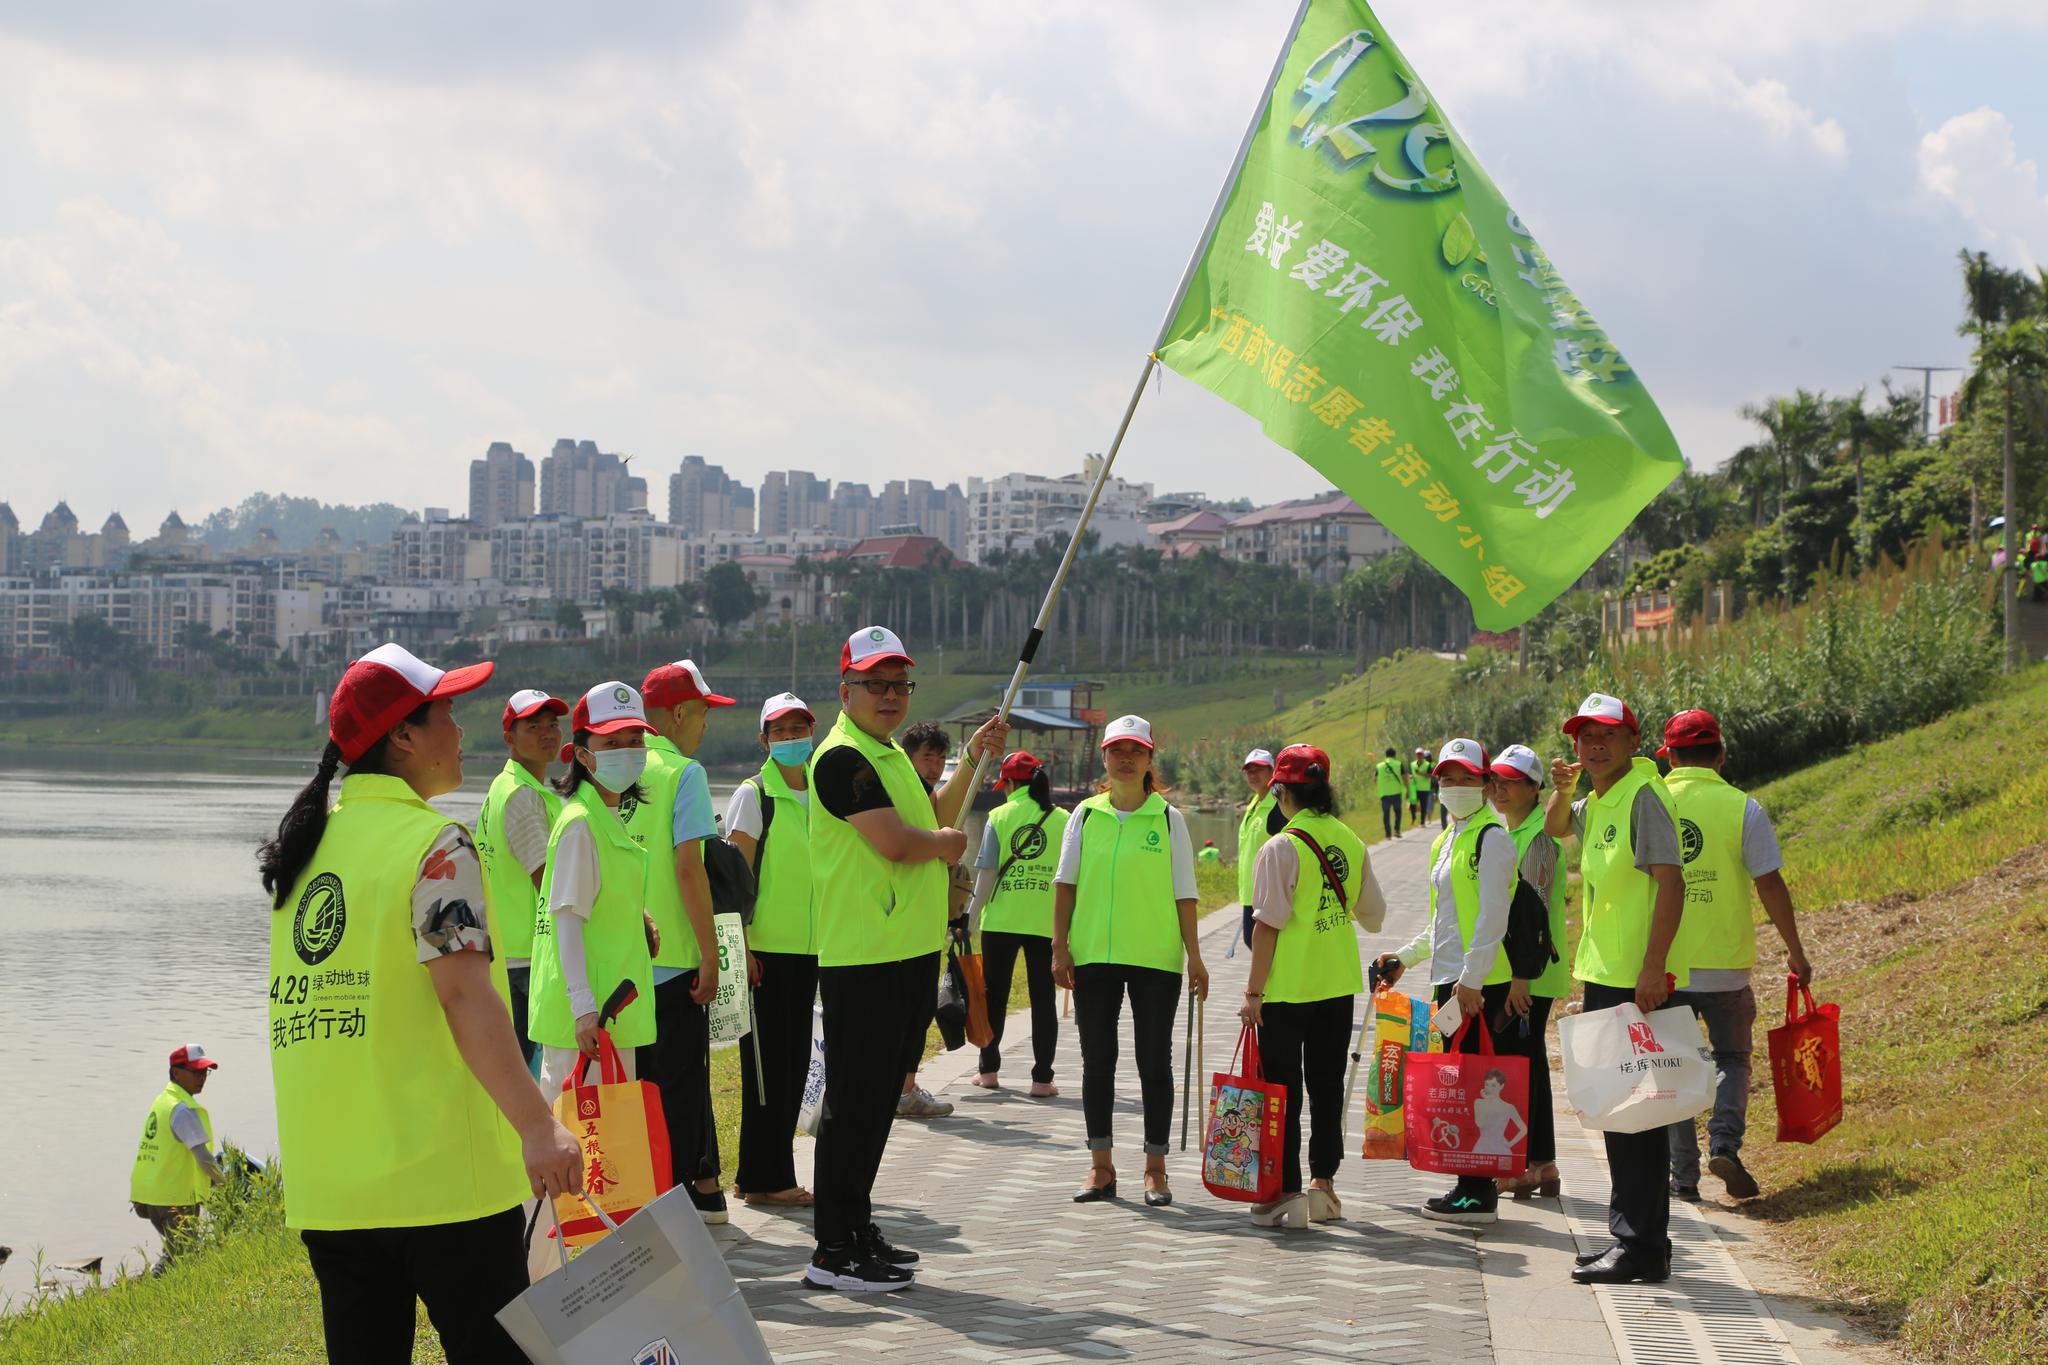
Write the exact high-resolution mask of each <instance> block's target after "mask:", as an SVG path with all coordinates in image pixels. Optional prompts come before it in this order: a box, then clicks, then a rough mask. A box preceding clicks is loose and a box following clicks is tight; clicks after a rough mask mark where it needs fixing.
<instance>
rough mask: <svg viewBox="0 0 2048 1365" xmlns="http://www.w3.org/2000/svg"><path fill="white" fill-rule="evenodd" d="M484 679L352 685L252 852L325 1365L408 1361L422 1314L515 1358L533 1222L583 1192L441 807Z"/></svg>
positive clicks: (364, 671) (395, 661)
mask: <svg viewBox="0 0 2048 1365" xmlns="http://www.w3.org/2000/svg"><path fill="white" fill-rule="evenodd" d="M491 668H492V666H491V665H490V664H489V663H482V664H474V665H471V666H470V667H467V668H458V669H455V670H453V671H450V672H446V673H444V672H442V671H441V670H440V669H438V668H434V667H432V666H431V665H428V664H425V663H422V662H421V661H420V660H419V659H416V658H414V657H413V656H412V655H411V654H410V653H408V652H407V651H406V650H404V649H401V648H400V647H399V646H397V645H395V644H387V645H382V646H379V647H378V648H376V649H374V650H371V651H370V652H369V653H368V654H366V655H364V656H363V657H362V658H361V659H358V660H357V661H356V662H355V663H353V664H351V665H349V668H348V671H347V672H346V673H344V674H343V675H342V678H341V682H340V685H339V686H337V687H336V688H335V689H334V696H333V699H332V701H331V702H330V704H329V706H328V712H327V734H328V742H327V748H326V750H325V751H324V752H323V753H322V754H321V756H320V766H319V769H318V771H316V772H315V773H314V776H313V780H312V781H311V782H310V783H308V784H307V785H306V788H305V790H303V791H301V792H300V793H299V795H298V797H297V798H296V799H294V800H293V802H292V806H291V809H290V810H288V811H287V812H286V813H285V816H284V819H283V820H281V821H280V822H279V823H278V828H277V837H276V838H275V839H273V840H271V841H270V842H269V843H267V844H265V845H263V847H262V848H261V849H260V850H259V851H258V853H257V862H258V864H259V865H260V867H261V869H262V879H263V889H264V891H265V892H267V893H268V894H269V895H270V897H271V917H270V971H269V973H268V977H269V980H268V983H267V989H268V991H269V996H270V1005H269V1008H270V1059H271V1071H272V1073H273V1079H274V1081H275V1085H276V1091H277V1139H278V1156H279V1159H280V1160H281V1161H282V1162H283V1163H284V1168H285V1169H286V1170H288V1171H289V1172H290V1173H291V1177H290V1179H288V1180H287V1181H286V1182H285V1186H284V1216H285V1225H286V1226H287V1227H291V1228H295V1229H298V1230H299V1235H300V1238H301V1240H303V1241H304V1242H305V1244H306V1253H307V1256H308V1258H309V1259H310V1260H311V1262H312V1266H313V1276H314V1278H315V1280H317V1281H318V1282H319V1285H320V1313H321V1320H322V1325H323V1327H324V1329H325V1335H326V1347H327V1354H328V1357H329V1358H330V1359H331V1360H335V1361H348V1362H365V1363H366V1365H384V1362H390V1363H391V1365H399V1362H404V1361H410V1360H411V1359H412V1357H413V1331H414V1319H415V1315H416V1311H417V1310H416V1307H415V1300H416V1299H417V1300H421V1301H424V1302H425V1304H426V1306H427V1315H428V1317H429V1318H430V1319H431V1320H432V1321H433V1324H434V1329H435V1331H436V1332H438V1333H439V1334H440V1338H441V1349H442V1351H443V1352H444V1353H445V1354H446V1355H447V1358H448V1361H449V1365H471V1363H472V1362H491V1363H492V1365H497V1363H498V1362H508V1363H509V1362H515V1361H518V1360H521V1359H523V1356H522V1355H521V1353H520V1352H519V1350H518V1348H517V1347H515V1346H514V1345H513V1344H512V1340H511V1338H510V1337H508V1336H507V1335H506V1334H505V1331H504V1329H503V1328H501V1327H500V1326H499V1325H498V1322H497V1319H496V1317H495V1314H496V1313H497V1311H498V1310H499V1309H500V1308H503V1307H504V1306H505V1305H506V1304H507V1303H508V1302H510V1301H511V1300H512V1299H513V1297H515V1296H516V1295H517V1294H519V1293H520V1292H521V1291H522V1290H524V1289H525V1288H526V1285H527V1278H526V1253H525V1249H524V1247H523V1246H522V1245H521V1242H522V1231H523V1224H522V1220H521V1217H520V1206H521V1204H522V1203H523V1202H524V1201H525V1199H526V1198H527V1196H528V1195H535V1196H541V1197H547V1196H552V1195H555V1194H560V1193H562V1192H564V1191H576V1190H580V1189H581V1188H582V1186H583V1153H582V1150H581V1149H580V1148H579V1147H577V1145H576V1142H575V1139H573V1138H572V1137H570V1135H569V1134H568V1132H567V1131H566V1130H564V1129H563V1127H562V1126H561V1124H560V1123H558V1122H556V1120H555V1116H554V1114H553V1113H552V1112H550V1110H549V1108H548V1104H547V1101H546V1100H545V1099H543V1098H542V1096H541V1092H540V1091H539V1090H538V1089H536V1088H535V1087H534V1084H533V1078H532V1076H531V1075H530V1074H529V1073H528V1071H527V1069H526V1064H525V1061H524V1059H523V1058H522V1057H521V1056H520V1052H519V1040H518V1038H517V1037H516V1036H515V1035H514V1034H513V1032H512V1012H511V1009H510V1007H509V1006H508V1005H507V1003H506V998H505V996H506V985H505V967H504V964H503V963H502V962H500V961H497V960H495V959H494V957H493V951H494V949H493V945H492V943H491V940H490V931H489V927H488V920H487V915H486V912H485V910H484V901H485V890H484V878H483V865H482V863H481V862H480V861H479V860H478V858H477V854H476V846H475V844H474V843H472V842H471V840H470V836H469V831H468V830H466V829H464V828H463V827H462V826H461V825H460V824H458V823H456V822H455V821H452V820H450V819H449V818H448V817H447V816H445V815H443V814H442V813H441V812H440V811H438V810H435V809H434V808H433V807H432V806H431V805H429V804H427V803H428V801H429V800H431V799H432V798H434V797H437V796H445V795H446V794H448V793H449V792H452V791H454V790H455V789H456V788H458V787H460V786H461V785H462V727H461V726H460V725H457V724H456V723H455V715H454V709H453V699H454V698H455V697H457V696H460V695H462V694H463V693H466V692H470V691H473V690H475V689H476V688H478V687H481V686H483V685H484V683H485V682H487V681H488V680H489V679H490V676H491ZM344 766H346V768H347V773H346V774H345V775H344V776H343V777H342V780H341V796H340V800H339V801H336V802H334V804H333V809H332V810H331V811H330V810H329V790H330V788H331V786H332V784H333V781H334V777H335V774H336V772H337V771H338V770H339V769H341V768H343V767H344Z"/></svg>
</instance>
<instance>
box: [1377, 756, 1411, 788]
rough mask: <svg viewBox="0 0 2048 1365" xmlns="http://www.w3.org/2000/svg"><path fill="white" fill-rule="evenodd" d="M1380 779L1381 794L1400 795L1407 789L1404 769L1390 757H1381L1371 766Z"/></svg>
mask: <svg viewBox="0 0 2048 1365" xmlns="http://www.w3.org/2000/svg"><path fill="white" fill-rule="evenodd" d="M1373 772H1374V773H1375V774H1376V775H1377V776H1378V777H1379V780H1380V795H1381V796H1401V795H1404V794H1405V793H1406V792H1407V790H1408V779H1407V776H1406V771H1405V770H1404V769H1403V768H1402V766H1401V765H1400V764H1399V763H1398V762H1396V761H1395V760H1393V759H1391V758H1383V759H1381V760H1380V761H1379V762H1378V763H1377V764H1376V765H1374V767H1373Z"/></svg>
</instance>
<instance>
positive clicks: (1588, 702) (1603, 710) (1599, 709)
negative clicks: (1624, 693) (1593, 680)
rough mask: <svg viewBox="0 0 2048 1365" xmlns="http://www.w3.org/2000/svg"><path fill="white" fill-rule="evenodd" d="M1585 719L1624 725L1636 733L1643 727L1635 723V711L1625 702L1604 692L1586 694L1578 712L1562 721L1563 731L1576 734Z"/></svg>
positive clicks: (1598, 722) (1606, 723)
mask: <svg viewBox="0 0 2048 1365" xmlns="http://www.w3.org/2000/svg"><path fill="white" fill-rule="evenodd" d="M1587 721H1592V722H1593V723H1594V724H1596V725H1621V726H1626V727H1627V728H1628V729H1631V730H1634V731H1637V732H1638V733H1640V732H1641V731H1642V728H1643V727H1642V726H1640V725H1638V724H1636V713H1635V712H1633V711H1631V710H1629V709H1628V703H1627V702H1625V701H1623V700H1622V699H1621V698H1620V697H1610V696H1608V695H1607V694H1606V693H1605V692H1592V693H1589V694H1587V697H1586V699H1585V700H1584V701H1582V702H1580V703H1579V711H1578V714H1577V715H1575V716H1573V717H1572V718H1571V719H1570V720H1568V721H1566V722H1565V723H1564V732H1565V733H1566V734H1568V735H1576V734H1577V733H1578V732H1579V727H1580V726H1582V725H1584V724H1585V723H1586V722H1587Z"/></svg>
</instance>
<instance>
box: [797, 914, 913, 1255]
mask: <svg viewBox="0 0 2048 1365" xmlns="http://www.w3.org/2000/svg"><path fill="white" fill-rule="evenodd" d="M818 995H819V997H820V998H821V999H822V1000H823V1001H824V1004H825V1119H824V1123H823V1125H822V1126H821V1127H820V1128H819V1129H818V1150H817V1156H816V1162H817V1170H816V1176H815V1179H816V1182H817V1190H816V1191H815V1193H816V1196H817V1216H816V1223H817V1230H818V1245H820V1246H828V1247H829V1246H841V1245H843V1244H845V1243H847V1242H850V1241H852V1240H853V1238H854V1236H855V1234H857V1233H859V1232H860V1231H862V1230H863V1229H865V1228H866V1227H867V1225H868V1224H869V1223H871V1222H873V1221H874V1202H873V1195H874V1188H875V1173H876V1172H877V1171H879V1170H881V1169H882V1153H883V1151H884V1150H885V1149H886V1148H887V1147H888V1145H889V1125H890V1124H892V1123H894V1122H895V1121H896V1097H897V1096H898V1095H900V1094H902V1093H903V1075H904V1073H905V1072H906V1071H909V1070H914V1069H915V1068H916V1066H917V1064H918V1062H919V1060H920V1059H921V1058H922V1057H923V1055H924V1039H925V1032H926V1030H927V1029H929V1028H930V1027H931V1023H932V1013H933V1011H934V1010H936V1009H937V1008H938V1003H939V955H938V954H937V953H935V952H933V953H926V954H924V955H923V956H922V957H912V958H905V959H903V960H901V961H898V962H873V963H868V964H866V965H864V966H859V967H820V968H819V969H818Z"/></svg>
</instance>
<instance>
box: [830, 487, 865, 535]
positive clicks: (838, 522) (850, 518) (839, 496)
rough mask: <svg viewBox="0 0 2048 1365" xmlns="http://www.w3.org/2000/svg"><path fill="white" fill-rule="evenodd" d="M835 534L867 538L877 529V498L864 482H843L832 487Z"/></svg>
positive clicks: (832, 529)
mask: <svg viewBox="0 0 2048 1365" xmlns="http://www.w3.org/2000/svg"><path fill="white" fill-rule="evenodd" d="M827 529H829V530H830V531H831V532H832V534H833V535H835V536H845V537H846V538H847V539H848V540H865V539H866V538H867V537H868V536H870V535H873V534H874V530H875V499H874V495H873V494H871V493H869V492H868V486H867V485H866V484H864V483H841V484H836V485H834V487H833V489H832V510H831V524H830V526H829V527H828V528H827Z"/></svg>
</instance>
